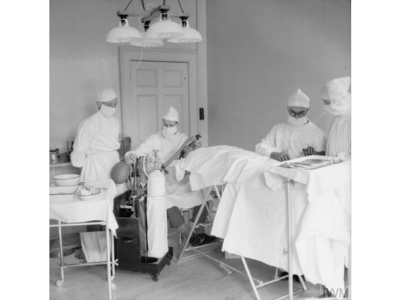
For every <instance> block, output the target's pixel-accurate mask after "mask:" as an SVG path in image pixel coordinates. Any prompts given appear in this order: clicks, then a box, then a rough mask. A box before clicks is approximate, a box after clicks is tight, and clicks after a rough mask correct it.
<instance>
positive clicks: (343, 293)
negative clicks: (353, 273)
mask: <svg viewBox="0 0 400 300" xmlns="http://www.w3.org/2000/svg"><path fill="white" fill-rule="evenodd" d="M321 289H322V293H321V296H323V298H331V299H332V297H333V298H337V299H343V298H348V297H349V287H346V288H345V289H340V288H337V289H334V288H332V289H327V288H326V287H323V286H321Z"/></svg>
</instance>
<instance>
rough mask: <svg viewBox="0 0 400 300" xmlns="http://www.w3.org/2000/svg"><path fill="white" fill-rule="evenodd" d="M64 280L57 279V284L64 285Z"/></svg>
mask: <svg viewBox="0 0 400 300" xmlns="http://www.w3.org/2000/svg"><path fill="white" fill-rule="evenodd" d="M63 282H64V280H62V279H60V280H57V281H56V286H62V284H63Z"/></svg>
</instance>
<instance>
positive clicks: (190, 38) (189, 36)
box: [168, 18, 203, 44]
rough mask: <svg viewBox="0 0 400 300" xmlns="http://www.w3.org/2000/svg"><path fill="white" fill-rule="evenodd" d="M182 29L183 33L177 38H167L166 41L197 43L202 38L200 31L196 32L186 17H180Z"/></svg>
mask: <svg viewBox="0 0 400 300" xmlns="http://www.w3.org/2000/svg"><path fill="white" fill-rule="evenodd" d="M182 29H183V35H181V36H180V37H177V38H172V39H169V40H168V42H170V43H184V44H187V43H197V42H201V41H202V40H203V38H202V37H201V34H200V32H198V31H197V30H196V29H193V28H191V27H190V26H189V22H188V21H187V19H186V18H182Z"/></svg>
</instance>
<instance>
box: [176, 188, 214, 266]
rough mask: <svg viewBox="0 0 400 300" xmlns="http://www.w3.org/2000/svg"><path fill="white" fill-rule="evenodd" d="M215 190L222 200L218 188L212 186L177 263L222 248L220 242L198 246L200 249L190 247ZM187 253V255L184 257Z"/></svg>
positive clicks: (208, 189)
mask: <svg viewBox="0 0 400 300" xmlns="http://www.w3.org/2000/svg"><path fill="white" fill-rule="evenodd" d="M213 188H215V190H216V193H217V196H218V198H219V199H221V196H220V194H219V191H218V189H217V187H216V186H210V187H208V188H207V192H206V196H205V197H204V200H203V203H202V204H201V206H200V209H199V211H198V212H197V215H196V219H195V221H194V223H193V226H192V227H191V228H190V233H189V235H188V237H187V238H186V240H185V243H184V245H183V249H182V251H181V253H180V254H179V256H178V258H177V259H176V261H177V262H179V261H182V260H184V259H187V258H191V257H195V256H199V255H204V253H207V252H211V251H213V250H215V249H216V248H220V247H221V244H220V243H219V242H214V243H211V244H206V245H203V246H198V247H193V246H191V245H189V240H190V238H191V236H192V235H193V232H194V230H195V229H196V227H197V223H198V222H199V219H200V216H201V213H202V212H203V209H204V207H205V206H206V204H207V200H208V198H209V197H210V193H211V190H212V189H213ZM207 209H208V208H207ZM207 225H212V223H209V224H207ZM196 249H202V251H198V250H196ZM185 252H186V255H184V254H185ZM190 252H192V253H190ZM193 252H194V253H193Z"/></svg>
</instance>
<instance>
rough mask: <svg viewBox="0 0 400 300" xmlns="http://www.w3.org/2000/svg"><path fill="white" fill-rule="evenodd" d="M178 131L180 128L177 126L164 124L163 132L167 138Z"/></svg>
mask: <svg viewBox="0 0 400 300" xmlns="http://www.w3.org/2000/svg"><path fill="white" fill-rule="evenodd" d="M177 131H178V128H177V127H176V126H174V127H165V126H163V128H162V134H163V136H164V137H166V138H169V137H171V136H173V135H174V134H175V133H176V132H177Z"/></svg>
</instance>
